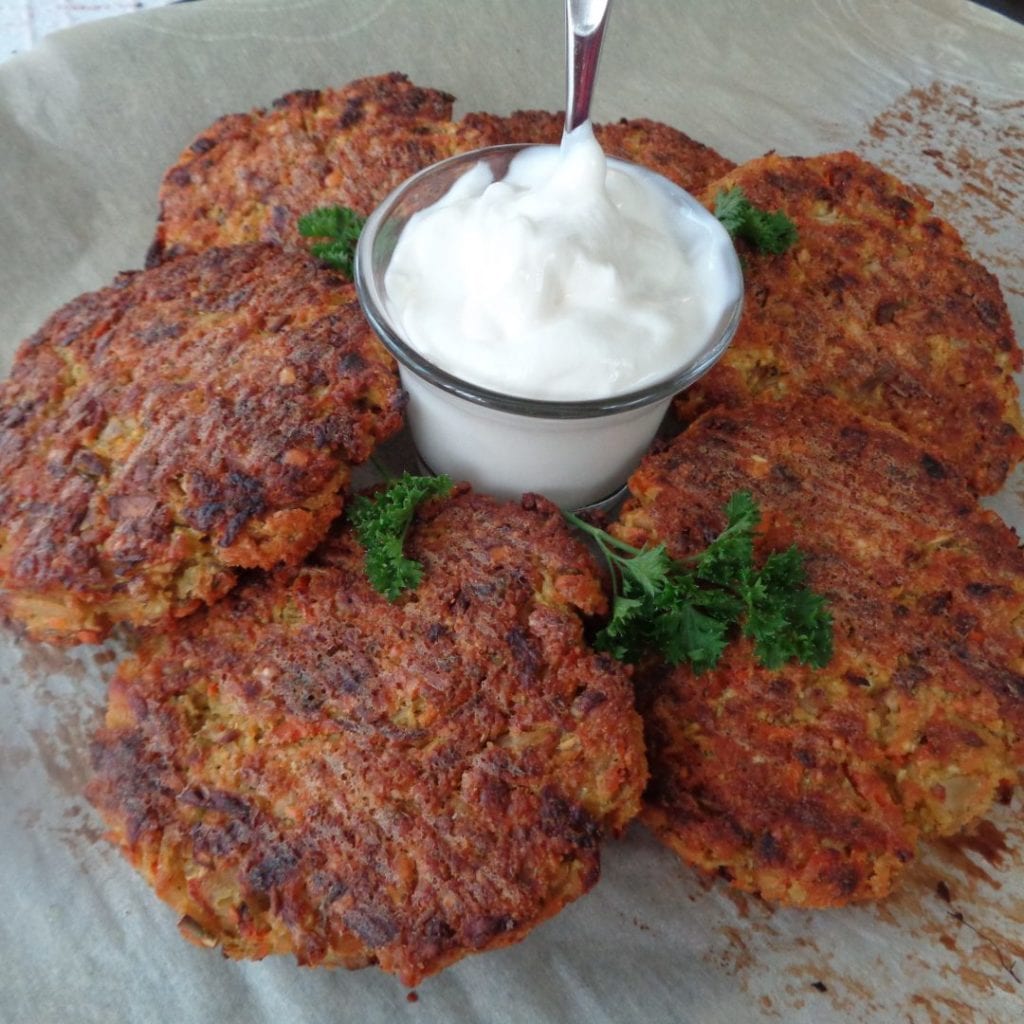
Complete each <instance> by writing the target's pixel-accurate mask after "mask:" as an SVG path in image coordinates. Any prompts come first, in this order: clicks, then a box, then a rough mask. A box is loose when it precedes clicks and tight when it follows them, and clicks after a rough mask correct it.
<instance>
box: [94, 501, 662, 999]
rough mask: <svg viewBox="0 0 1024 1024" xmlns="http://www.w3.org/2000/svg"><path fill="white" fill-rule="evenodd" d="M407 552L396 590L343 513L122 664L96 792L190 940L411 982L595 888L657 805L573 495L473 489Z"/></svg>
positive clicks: (507, 937)
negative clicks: (646, 792)
mask: <svg viewBox="0 0 1024 1024" xmlns="http://www.w3.org/2000/svg"><path fill="white" fill-rule="evenodd" d="M407 551H408V552H409V554H410V555H411V556H412V557H414V558H417V559H419V560H420V561H422V562H423V564H424V576H423V581H422V583H421V584H420V586H419V588H418V590H417V591H416V592H415V593H413V594H407V595H405V596H403V597H402V598H401V599H400V600H399V601H398V602H397V603H395V604H389V603H388V602H387V601H386V600H385V599H384V598H383V597H381V596H380V595H379V594H377V593H376V592H375V591H373V590H372V589H371V588H370V586H369V584H368V583H367V581H366V578H365V575H364V572H363V566H362V549H361V548H360V547H359V544H358V542H357V541H356V539H355V537H354V535H353V533H352V531H351V530H350V529H349V528H347V527H341V528H336V529H335V531H334V532H333V533H332V535H331V536H330V538H329V539H328V540H327V541H326V542H325V543H324V545H322V546H321V547H320V548H319V549H318V550H317V551H316V552H314V554H313V555H312V556H311V557H310V559H309V560H308V561H307V563H306V564H305V565H303V566H301V567H298V568H282V569H279V570H277V571H275V572H274V573H272V574H269V575H267V576H266V577H263V578H261V579H260V580H258V581H255V582H249V583H246V584H245V585H243V586H240V587H239V588H237V589H236V590H235V591H234V592H233V593H232V594H231V595H229V596H228V597H227V598H226V599H225V600H224V601H222V602H221V603H219V604H218V605H216V606H214V607H213V608H211V609H210V610H209V611H208V612H207V613H203V614H200V615H197V616H193V617H192V618H190V619H188V620H185V621H184V622H182V623H180V624H179V625H178V626H176V627H175V628H174V629H173V630H172V631H171V632H169V633H168V634H165V635H162V636H154V637H153V638H152V639H150V640H148V641H147V642H146V644H145V645H144V646H143V647H142V649H141V651H140V653H139V655H138V657H137V658H136V659H135V660H132V661H130V662H128V663H126V664H125V665H123V666H122V667H121V669H120V670H119V672H118V675H117V677H116V679H115V680H114V682H113V684H112V686H111V690H110V702H109V707H108V712H107V721H106V726H105V728H104V729H103V730H101V732H100V733H99V735H98V737H97V739H96V741H95V743H94V763H95V767H96V772H97V775H96V778H95V780H94V782H93V784H92V787H91V790H90V795H91V799H92V800H93V802H94V803H95V804H96V805H97V807H98V808H99V809H100V811H101V812H102V814H103V816H104V817H105V819H106V821H107V823H108V825H109V827H110V830H111V835H112V838H113V839H114V840H115V841H116V842H118V843H119V844H120V845H121V847H122V849H123V851H124V853H125V855H126V856H127V857H128V859H129V860H130V861H131V862H132V864H134V865H135V867H136V868H138V870H139V871H140V872H141V873H142V874H143V875H144V876H145V877H146V879H147V880H148V881H149V882H150V883H151V884H152V885H153V886H154V888H155V889H156V891H157V893H158V895H159V896H160V897H161V898H163V899H164V900H166V901H167V902H168V903H170V904H171V906H172V907H174V909H175V910H176V911H178V912H179V913H180V914H183V915H185V916H184V919H183V922H182V930H183V932H184V933H185V934H186V936H187V937H190V938H192V939H194V940H196V941H198V942H201V943H204V944H208V945H215V944H219V945H220V946H221V948H222V949H223V951H224V952H225V953H226V954H227V955H229V956H232V957H252V958H260V957H263V956H265V955H267V954H270V953H285V952H293V953H294V954H295V955H296V957H297V958H298V960H299V961H300V962H301V963H303V964H309V965H315V964H323V965H342V966H345V967H350V968H353V967H361V966H364V965H366V964H369V963H373V962H376V963H378V964H379V965H380V966H381V967H382V968H383V969H384V970H387V971H390V972H393V973H395V974H397V975H398V976H399V977H400V978H401V979H402V981H403V982H405V983H406V984H408V985H413V984H416V983H417V982H418V981H419V980H420V979H421V978H423V977H424V976H426V975H429V974H431V973H433V972H435V971H438V970H440V969H441V968H442V967H444V966H446V965H447V964H449V963H452V962H453V961H455V960H457V959H459V958H461V957H462V956H464V955H466V954H467V953H471V952H475V951H480V950H484V949H489V948H493V947H497V946H503V945H507V944H509V943H511V942H515V941H517V940H518V939H521V938H522V937H523V936H524V935H525V933H526V932H527V931H529V929H530V928H531V927H533V925H535V924H536V923H537V922H539V921H541V920H543V919H544V918H547V917H549V916H551V915H552V914H554V913H556V912H557V911H558V910H559V909H561V908H562V907H563V906H564V905H565V904H566V903H568V902H569V901H571V900H573V899H575V898H576V897H577V896H579V895H580V894H582V893H583V892H585V891H586V890H587V889H589V888H590V887H591V886H592V885H593V884H594V883H595V881H596V880H597V877H598V872H599V851H598V842H599V839H600V838H601V835H602V834H603V833H604V832H605V831H607V830H610V831H612V832H616V831H618V830H619V829H621V828H622V827H623V826H624V825H625V824H626V822H627V821H629V820H630V818H632V817H633V815H634V814H635V813H636V812H637V810H638V809H639V803H640V793H641V790H642V788H643V784H644V781H645V778H646V766H645V761H644V755H643V743H642V726H641V723H640V719H639V717H638V716H637V714H636V712H635V711H634V709H633V697H632V690H631V687H630V685H629V680H628V677H627V674H626V671H625V670H624V669H623V668H622V667H621V666H620V665H619V664H618V663H617V662H615V661H614V660H612V659H610V658H608V657H606V656H603V655H595V654H593V653H592V652H591V651H590V650H588V648H587V647H586V646H585V644H584V641H583V635H582V625H581V620H580V617H579V615H578V614H577V612H578V611H582V612H584V613H587V614H590V613H594V612H597V611H599V610H600V609H601V608H602V607H603V606H604V603H605V601H604V596H603V594H602V591H601V587H600V582H599V579H598V577H597V574H596V572H595V567H594V564H593V561H592V559H591V558H590V556H589V555H588V554H587V553H586V552H585V550H584V549H583V548H582V547H581V546H580V545H579V544H578V543H577V542H576V541H574V540H573V539H572V538H571V537H570V536H569V534H568V532H567V530H566V527H565V525H564V523H563V521H562V518H561V516H560V514H559V513H558V511H557V509H555V508H554V506H552V505H550V504H549V503H547V502H546V501H544V500H543V499H532V498H530V497H529V496H527V497H526V498H524V499H523V503H522V505H514V504H506V505H502V504H498V503H497V502H496V501H494V500H493V499H490V498H485V497H482V496H477V495H474V494H472V493H469V492H467V491H465V490H461V491H460V492H457V493H456V494H455V496H454V497H451V498H446V499H441V500H437V499H435V500H433V501H430V502H427V503H425V504H424V505H423V506H421V507H420V509H419V510H418V513H417V520H416V522H415V523H414V525H413V528H412V530H411V532H410V536H409V539H408V541H407Z"/></svg>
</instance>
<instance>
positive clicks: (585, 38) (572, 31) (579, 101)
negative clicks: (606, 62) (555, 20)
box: [565, 0, 612, 132]
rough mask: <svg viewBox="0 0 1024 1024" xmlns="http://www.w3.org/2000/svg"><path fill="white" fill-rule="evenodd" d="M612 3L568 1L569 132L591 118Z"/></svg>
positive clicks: (566, 20) (582, 0)
mask: <svg viewBox="0 0 1024 1024" xmlns="http://www.w3.org/2000/svg"><path fill="white" fill-rule="evenodd" d="M611 6H612V0H565V65H566V75H565V130H566V132H571V131H572V130H573V128H576V127H578V126H579V125H581V124H583V122H584V121H586V119H587V118H588V117H589V116H590V96H591V94H592V93H593V91H594V79H595V78H596V77H597V62H598V60H599V59H600V56H601V41H602V39H603V38H604V27H605V24H606V23H607V21H608V12H609V10H611Z"/></svg>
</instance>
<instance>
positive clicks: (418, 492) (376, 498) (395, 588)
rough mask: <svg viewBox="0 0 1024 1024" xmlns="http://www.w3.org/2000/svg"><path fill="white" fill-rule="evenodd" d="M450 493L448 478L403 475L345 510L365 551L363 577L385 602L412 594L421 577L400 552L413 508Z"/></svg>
mask: <svg viewBox="0 0 1024 1024" xmlns="http://www.w3.org/2000/svg"><path fill="white" fill-rule="evenodd" d="M451 489H452V482H451V479H450V478H449V477H446V476H413V475H412V474H411V473H403V474H402V475H401V476H400V477H399V478H398V479H397V480H393V481H392V482H391V483H390V484H388V486H387V487H386V488H385V489H384V490H381V491H378V492H377V493H376V494H374V495H373V496H372V497H367V496H366V495H359V496H358V497H356V498H355V499H354V500H353V501H352V504H351V505H350V506H349V511H348V517H349V519H350V520H351V522H352V525H353V526H355V528H356V534H357V535H358V537H359V543H360V544H362V545H363V548H364V549H365V551H366V556H365V564H366V576H367V578H368V579H369V581H370V583H371V585H372V586H373V588H374V590H376V591H377V592H378V593H381V594H383V595H384V596H385V597H386V598H387V599H388V600H389V601H397V600H398V597H399V595H400V594H401V593H402V591H403V590H415V588H416V587H418V586H419V582H420V580H421V579H422V577H423V566H422V565H421V564H420V563H419V562H417V561H416V560H415V559H412V558H406V556H405V551H404V548H405V535H406V534H407V533H408V532H409V526H410V525H411V524H412V519H413V516H414V515H415V514H416V508H417V506H418V505H419V504H420V502H422V501H426V499H427V498H433V497H440V496H442V495H444V494H447V493H448V492H449V491H450V490H451Z"/></svg>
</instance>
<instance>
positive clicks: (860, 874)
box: [614, 399, 1024, 907]
mask: <svg viewBox="0 0 1024 1024" xmlns="http://www.w3.org/2000/svg"><path fill="white" fill-rule="evenodd" d="M630 488H631V490H632V491H633V494H634V497H633V498H631V499H630V500H629V502H628V503H627V505H626V506H625V508H624V510H623V513H622V516H621V519H620V522H619V523H618V524H617V525H616V527H615V528H614V532H616V533H617V534H618V535H619V536H620V537H622V538H623V539H625V540H627V541H628V542H630V543H633V544H638V545H639V544H642V543H644V542H652V543H653V542H654V541H657V540H661V541H664V542H665V543H666V544H667V545H668V548H669V551H670V553H671V554H672V555H673V556H675V557H683V558H685V557H686V556H687V555H690V554H692V553H693V552H694V551H697V550H699V549H701V548H703V547H704V546H706V544H707V541H708V539H709V538H710V537H713V536H714V535H715V534H716V533H717V532H718V531H719V530H720V529H721V528H722V526H723V525H724V523H723V516H722V511H721V510H722V506H723V503H724V502H725V501H726V499H727V498H728V497H729V495H730V494H732V493H733V492H734V491H737V490H749V491H750V492H752V493H753V495H754V498H755V499H756V501H757V502H758V504H759V506H760V508H761V511H762V513H763V520H762V527H761V530H762V535H761V538H760V541H759V546H761V547H763V549H764V551H765V552H767V551H771V550H779V549H784V548H786V547H788V546H789V545H790V544H793V543H795V544H798V545H799V546H800V548H801V550H803V551H804V552H805V553H806V567H807V573H808V584H809V585H810V586H811V587H813V588H814V590H815V591H817V592H818V593H821V594H823V595H825V596H826V598H827V600H828V602H829V606H830V609H831V611H832V614H833V616H834V623H835V631H834V639H835V653H834V656H833V658H832V660H831V662H830V663H829V664H828V665H827V666H826V667H825V668H823V669H812V668H808V667H806V666H802V665H799V664H796V663H790V664H787V665H785V666H783V667H782V668H780V669H778V670H770V669H766V668H763V667H760V666H759V665H758V664H757V663H756V661H755V658H754V655H753V650H752V646H751V642H750V641H749V640H746V639H741V640H739V641H738V642H736V643H734V644H732V645H730V646H729V648H727V650H726V652H725V654H724V655H723V656H722V659H721V661H720V662H719V663H718V665H717V667H716V668H715V669H713V670H712V671H710V672H708V673H706V674H704V675H700V676H696V675H694V674H693V673H692V672H691V671H690V670H688V669H686V668H678V669H673V670H668V669H664V668H660V667H657V666H648V667H647V669H646V671H645V672H644V673H643V678H641V679H640V680H639V681H638V702H639V706H640V709H641V712H642V714H643V716H644V719H645V727H646V736H647V744H648V757H649V760H650V770H651V783H650V786H649V788H648V791H647V793H646V796H645V810H644V813H643V817H644V820H645V821H646V822H647V823H648V824H649V825H650V826H651V827H652V828H653V829H654V831H655V832H656V833H657V835H658V836H659V837H660V838H661V839H662V840H663V841H664V842H666V843H667V844H668V845H669V846H670V847H672V848H673V849H674V850H675V851H676V852H677V853H678V854H679V856H680V857H682V859H683V860H685V861H686V862H688V863H690V864H693V865H695V866H697V867H700V868H703V869H704V870H706V871H709V872H714V873H716V874H718V875H719V876H722V877H724V878H726V879H728V880H730V881H731V882H732V883H733V884H734V885H736V886H738V887H739V888H742V889H746V890H749V891H753V892H758V893H760V894H761V895H762V896H764V897H765V898H767V899H770V900H778V901H780V902H782V903H787V904H793V905H797V906H805V907H816V906H817V907H820V906H838V905H841V904H845V903H848V902H850V901H854V900H865V899H877V898H881V897H883V896H885V895H886V894H887V893H888V892H889V891H890V890H891V888H892V887H893V885H894V884H895V883H896V880H897V878H898V876H899V874H900V872H901V871H902V870H903V869H904V867H905V866H906V864H907V863H908V862H909V861H910V860H911V859H912V858H913V856H914V853H915V847H916V845H917V842H918V840H919V839H921V838H927V837H929V836H944V835H951V834H953V833H955V832H957V831H959V830H960V829H962V828H963V827H964V826H965V825H967V824H968V823H969V822H971V821H973V820H975V819H977V818H979V817H980V816H982V815H983V814H984V813H985V812H986V810H987V809H988V808H989V806H990V804H991V803H992V800H993V798H994V797H995V796H996V795H997V794H999V793H1000V792H1001V791H1002V790H1005V789H1007V788H1008V787H1009V786H1010V785H1012V783H1013V782H1014V781H1015V779H1016V777H1017V770H1018V767H1019V765H1020V764H1021V762H1022V758H1024V636H1022V629H1021V623H1022V622H1024V554H1022V552H1021V550H1020V549H1019V547H1018V543H1017V538H1016V536H1015V535H1014V533H1013V531H1012V530H1010V529H1009V528H1008V527H1007V526H1005V525H1004V524H1003V523H1002V522H1001V521H1000V520H999V519H998V518H996V516H995V515H993V514H992V513H990V512H985V511H982V510H979V509H978V508H977V507H976V504H975V502H974V500H973V499H972V497H971V495H970V493H969V492H968V490H967V489H966V487H964V485H963V484H962V482H961V481H960V480H959V479H958V478H956V476H955V474H953V472H952V471H951V470H949V469H948V468H947V467H946V466H945V465H944V464H943V463H941V462H939V461H938V460H937V459H936V458H934V457H933V456H932V455H931V454H929V453H928V452H927V451H925V450H924V449H922V448H921V447H920V446H919V445H918V444H917V443H916V442H914V441H911V440H910V439H908V438H906V437H905V436H904V435H902V434H900V433H898V432H896V431H894V430H891V429H889V428H886V427H883V426H881V425H880V424H878V423H877V422H875V421H872V420H869V419H866V418H863V417H860V416H858V415H857V414H856V413H854V412H852V411H851V410H849V409H848V408H845V407H844V406H842V405H841V404H839V403H837V402H835V401H833V400H830V399H820V400H819V401H817V402H811V401H806V400H804V401H799V402H767V403H766V402H761V403H749V404H747V405H744V406H742V407H740V408H736V409H718V410H712V411H711V412H708V413H706V414H705V415H704V416H702V417H701V418H700V419H698V420H697V421H696V422H695V423H694V424H693V425H692V426H691V427H690V428H689V429H688V430H687V431H686V432H685V433H683V434H681V435H680V436H679V437H678V438H677V439H676V440H675V441H674V442H673V443H672V444H671V445H670V446H669V447H668V448H667V449H666V450H664V451H663V452H661V453H660V454H656V455H652V456H648V458H647V459H645V461H644V462H643V464H642V465H641V466H640V468H639V469H638V470H637V472H636V473H635V474H634V476H633V478H632V480H631V481H630Z"/></svg>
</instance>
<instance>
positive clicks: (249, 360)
mask: <svg viewBox="0 0 1024 1024" xmlns="http://www.w3.org/2000/svg"><path fill="white" fill-rule="evenodd" d="M400 399H401V392H400V390H399V387H398V382H397V376H396V374H395V371H394V366H393V362H392V360H391V357H390V356H389V355H388V354H387V353H386V352H385V351H384V349H383V348H382V347H381V345H380V343H379V342H378V341H377V339H376V338H375V337H374V336H373V334H372V332H371V331H370V329H369V327H368V326H367V325H366V323H365V322H364V320H363V317H362V315H361V314H360V311H359V307H358V303H357V301H356V297H355V293H354V289H353V288H352V286H351V285H350V284H347V283H345V282H343V281H342V280H341V279H340V278H339V277H337V276H336V275H334V274H332V273H330V272H327V271H325V270H324V269H323V268H322V267H320V266H319V265H318V264H317V263H316V262H315V261H314V260H313V259H311V258H310V257H309V256H307V255H305V254H303V253H300V252H284V251H283V250H281V249H280V248H278V247H277V246H273V245H266V244H263V245H250V246H240V247H236V248H223V249H212V250H208V251H207V252H205V253H202V254H201V255H198V256H188V257H182V258H181V259H178V260H175V261H172V262H170V263H168V264H166V265H164V266H162V267H159V268H156V269H153V270H147V271H142V272H134V273H127V274H122V275H121V276H120V277H118V278H117V280H116V281H115V282H114V283H113V284H112V285H111V286H109V287H107V288H104V289H102V290H101V291H98V292H93V293H90V294H86V295H82V296H80V297H79V298H77V299H75V300H73V301H72V302H70V303H68V305H66V306H65V307H64V308H63V309H61V310H59V311H58V312H56V313H55V314H53V316H51V317H50V319H49V320H47V322H46V323H45V324H44V325H43V326H42V327H41V328H40V330H39V331H38V332H37V333H36V334H34V335H33V336H32V337H31V338H29V339H28V340H27V341H26V342H24V343H23V345H22V346H21V348H20V350H19V351H18V353H17V356H16V357H15V361H14V366H13V369H12V371H11V375H10V378H9V379H8V380H6V381H5V382H3V383H2V384H0V611H2V612H3V613H4V614H5V615H6V616H7V617H9V618H11V619H13V620H15V621H16V622H19V623H21V624H23V626H24V627H25V629H26V631H27V633H28V634H29V636H31V637H32V638H34V639H39V640H48V641H53V642H59V643H74V642H85V641H97V640H100V639H102V637H103V636H104V635H105V634H106V633H107V632H108V631H109V629H110V628H111V626H112V625H114V624H115V623H118V622H127V623H132V624H134V625H137V626H153V625H164V624H166V623H167V622H168V621H169V620H171V619H173V618H175V617H177V616H181V615H185V614H187V613H189V612H191V611H193V610H194V609H195V608H197V607H198V606H199V605H201V604H203V603H210V602H212V601H215V600H217V599H218V598H220V597H222V596H223V595H224V594H225V593H226V592H227V591H228V590H229V589H230V587H231V586H232V585H233V583H234V581H235V576H236V573H235V570H236V569H237V568H242V567H258V568H264V569H266V568H270V567H272V566H274V565H276V564H277V563H278V562H281V561H285V562H295V561H298V560H299V559H301V558H302V557H303V556H305V555H306V554H307V553H308V552H309V551H310V550H311V549H312V548H313V547H314V546H315V545H316V544H317V543H318V542H319V541H320V539H321V538H322V537H323V536H324V535H325V534H326V532H327V528H328V526H329V524H330V522H331V521H332V520H333V519H334V518H335V516H337V514H338V513H339V512H340V511H341V507H342V501H343V499H342V496H341V492H342V490H343V488H344V487H345V485H346V483H347V480H348V476H349V467H350V466H351V465H352V464H355V463H360V462H363V461H365V460H366V459H367V458H368V457H369V454H370V452H371V451H372V450H373V447H374V445H375V444H376V442H377V441H379V440H381V439H383V438H385V437H387V436H388V435H390V434H392V433H394V432H395V431H396V430H397V429H398V428H399V427H400V426H401V400H400Z"/></svg>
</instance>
